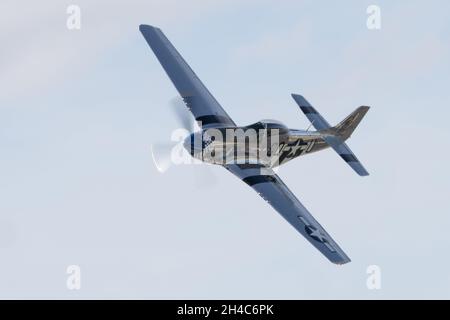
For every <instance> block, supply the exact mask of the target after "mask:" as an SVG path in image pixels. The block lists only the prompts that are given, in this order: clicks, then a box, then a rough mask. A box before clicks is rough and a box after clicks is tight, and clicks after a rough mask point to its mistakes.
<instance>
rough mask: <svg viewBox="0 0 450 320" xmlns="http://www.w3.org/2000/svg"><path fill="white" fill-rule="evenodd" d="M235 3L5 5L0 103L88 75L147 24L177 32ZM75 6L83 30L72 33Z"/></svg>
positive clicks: (0, 38) (104, 0)
mask: <svg viewBox="0 0 450 320" xmlns="http://www.w3.org/2000/svg"><path fill="white" fill-rule="evenodd" d="M234 3H235V1H214V2H212V1H205V0H203V1H192V2H184V1H183V2H180V1H175V0H169V1H162V0H158V1H145V2H144V1H137V0H133V1H127V2H121V1H107V0H100V1H95V2H93V1H85V0H79V1H74V2H73V1H72V2H69V1H61V2H54V1H35V2H31V1H2V3H1V4H0V11H1V12H2V19H0V28H1V30H3V31H2V33H1V36H0V41H1V42H2V52H1V60H0V69H1V70H2V72H1V74H0V87H1V88H2V90H1V96H0V99H2V100H4V99H8V98H15V97H18V96H25V95H32V94H35V93H38V92H39V91H41V90H43V89H46V88H49V87H50V86H51V85H52V84H57V83H58V82H61V81H64V78H66V77H72V76H74V75H76V74H78V73H79V72H81V71H83V70H87V68H89V66H90V65H91V63H92V62H93V61H95V58H96V56H98V55H99V54H100V52H102V51H104V50H106V49H108V48H110V47H111V46H114V45H116V44H120V43H123V42H124V41H127V40H128V39H129V38H130V36H131V37H132V36H133V34H134V33H135V34H138V25H139V24H141V23H147V24H154V25H170V27H171V28H173V27H176V26H182V25H185V24H189V21H192V20H194V19H195V18H196V17H200V16H202V15H205V14H207V13H209V12H211V11H216V10H221V9H223V8H224V7H226V6H233V4H234ZM71 4H76V5H78V6H79V7H80V8H81V30H72V31H69V30H68V29H67V27H66V19H67V17H68V14H67V13H66V9H67V7H68V6H69V5H71ZM125 12H126V13H125Z"/></svg>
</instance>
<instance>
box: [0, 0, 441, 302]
mask: <svg viewBox="0 0 450 320" xmlns="http://www.w3.org/2000/svg"><path fill="white" fill-rule="evenodd" d="M95 3H96V4H92V1H70V2H69V1H58V2H56V1H39V3H37V2H32V1H2V2H1V4H0V12H1V14H0V15H1V19H0V30H1V31H0V41H1V43H2V50H1V53H0V70H2V72H0V87H1V88H2V89H1V90H0V150H1V151H0V152H1V156H0V255H1V256H2V262H1V263H0V297H1V298H288V299H298V298H368V299H379V298H387V299H389V298H447V299H448V298H450V271H449V270H450V258H449V256H448V252H449V249H450V236H449V235H448V234H449V232H448V230H449V227H450V210H449V209H450V208H449V205H448V199H447V197H448V190H449V178H450V169H449V167H448V163H449V160H450V154H449V152H448V145H449V142H448V141H450V129H449V127H448V121H449V120H448V119H449V116H450V112H449V108H448V106H449V105H450V92H449V90H448V83H449V74H450V73H449V71H450V52H449V49H450V48H449V41H448V39H449V36H450V22H449V19H448V12H449V10H450V4H449V3H448V1H427V2H425V1H406V0H404V1H395V2H393V1H378V2H373V1H360V0H359V1H356V0H355V1H344V2H339V4H338V3H335V2H333V3H331V1H301V2H300V1H286V2H283V4H280V3H279V1H278V2H276V1H247V2H245V4H242V3H241V2H240V1H147V2H145V4H144V2H142V1H137V0H136V1H126V2H125V1H96V2H95ZM69 4H77V5H79V6H80V7H81V30H79V31H69V30H67V28H66V19H67V14H66V8H67V6H68V5H69ZM369 4H378V5H379V6H380V7H381V15H382V28H381V30H379V31H370V30H368V29H367V28H366V19H367V14H366V8H367V6H368V5H369ZM141 23H146V24H152V25H156V26H159V27H160V28H161V29H162V30H163V31H164V32H165V33H166V35H167V37H168V38H169V39H170V40H171V41H172V42H173V43H174V45H175V46H176V47H177V48H178V49H179V51H180V52H181V54H182V55H183V56H184V57H185V59H186V60H187V61H188V63H190V65H191V66H192V68H193V69H194V70H195V71H196V72H197V74H198V75H199V77H200V78H201V79H202V80H203V82H204V83H205V84H206V86H207V87H208V88H209V89H210V90H211V92H212V93H213V94H214V96H215V97H216V98H217V100H218V101H219V102H220V103H221V104H222V106H223V107H224V108H225V109H226V110H227V112H228V113H229V114H230V116H232V117H233V118H234V120H235V122H237V123H238V124H242V125H246V124H249V123H252V122H255V121H257V120H259V119H265V118H274V119H279V120H281V121H283V122H285V123H286V124H287V125H288V126H289V127H293V128H306V127H307V126H308V125H309V123H308V121H307V119H306V118H305V117H304V115H303V114H302V113H301V111H300V110H299V109H298V107H297V106H296V105H295V102H294V101H293V100H292V98H291V97H290V94H291V93H293V92H295V93H299V94H303V95H304V96H305V97H306V98H307V99H308V100H310V102H311V103H312V104H313V105H314V106H315V107H316V108H317V109H318V110H319V111H320V112H321V113H322V114H323V115H324V116H325V117H326V118H327V119H328V120H329V122H331V123H336V122H338V121H340V120H341V119H342V118H344V117H345V116H346V115H347V114H349V113H350V112H351V111H353V110H354V109H355V108H356V107H357V106H359V105H370V106H372V108H371V110H370V111H369V113H368V115H367V116H366V118H365V119H364V120H363V122H362V123H361V125H360V127H359V128H358V129H357V130H356V132H355V134H354V135H353V137H352V138H351V140H350V141H349V145H350V146H351V148H352V150H353V151H354V152H355V154H356V155H357V156H358V157H359V159H360V160H361V161H362V162H363V164H364V165H365V167H366V168H367V169H368V171H369V172H370V173H371V175H370V176H369V177H367V178H361V177H359V176H357V175H356V174H355V173H354V172H353V171H352V170H351V169H349V168H348V167H347V166H346V165H345V163H344V162H343V161H342V160H341V159H340V158H339V157H338V156H336V155H335V154H334V153H333V152H332V151H330V150H328V151H324V152H321V153H317V154H314V155H311V156H307V157H304V158H300V159H297V160H295V161H292V162H290V163H288V164H287V165H285V166H284V167H283V168H281V170H280V176H281V177H282V178H283V179H284V181H285V182H286V184H287V185H288V186H289V187H290V188H291V190H292V191H293V192H294V193H295V194H297V196H298V198H299V199H300V200H301V201H302V202H303V203H304V204H305V206H306V207H307V208H308V209H309V210H310V211H311V213H312V214H313V215H314V216H315V217H316V218H317V220H318V221H319V222H320V223H321V224H322V225H323V226H324V227H325V228H326V229H327V231H328V232H329V233H330V235H332V236H333V237H334V239H335V240H336V241H337V242H338V243H339V244H340V246H341V247H342V248H343V249H344V251H345V252H346V253H347V254H348V255H349V256H350V258H351V259H352V262H351V263H350V264H348V265H345V266H341V267H337V266H335V265H333V264H331V263H329V262H328V261H327V260H326V259H325V258H324V257H323V256H322V255H321V254H320V253H319V252H317V251H316V249H315V248H313V247H312V246H311V245H310V244H309V243H308V242H307V241H306V240H304V239H303V238H302V237H301V236H300V235H299V234H298V233H297V232H296V231H295V230H294V229H293V228H292V227H291V226H289V225H288V223H287V222H285V221H284V220H283V219H282V218H281V217H280V216H279V215H278V213H277V212H275V211H274V210H273V209H272V208H271V207H269V206H268V205H267V204H266V203H265V202H264V201H263V200H261V199H260V198H259V197H258V195H257V194H256V193H255V192H254V191H253V190H251V189H250V188H248V186H246V185H245V184H243V183H242V182H240V181H239V180H237V179H236V178H235V177H234V176H232V175H230V174H229V173H227V172H226V171H225V170H224V169H222V168H220V167H209V168H208V169H210V171H212V173H213V174H214V176H215V179H214V182H213V183H210V184H208V185H207V186H204V185H199V184H198V179H196V178H194V177H198V176H202V175H203V173H204V170H205V167H204V166H191V167H186V166H183V167H174V168H171V169H170V170H169V171H168V172H167V173H166V174H163V175H161V174H159V173H158V172H157V170H156V169H155V167H154V166H153V164H152V161H151V154H150V145H151V144H152V143H154V142H160V141H165V140H167V139H168V138H169V135H170V132H171V131H172V130H173V129H174V128H176V126H177V122H176V120H175V119H174V118H173V115H172V113H171V112H170V111H169V110H168V109H169V106H168V104H169V101H170V100H171V99H172V98H173V97H175V96H176V95H177V94H176V91H175V89H174V88H173V86H172V84H171V83H170V81H169V80H168V78H167V77H166V75H165V73H164V72H163V70H162V68H161V67H160V65H159V64H158V62H157V60H156V58H155V56H154V55H153V53H152V52H151V51H150V49H149V48H148V46H147V44H146V43H145V41H144V39H143V38H142V36H141V34H140V33H139V31H138V25H139V24H141ZM72 264H76V265H79V266H80V267H81V272H82V288H81V290H79V291H70V290H68V289H67V288H66V279H67V275H66V273H65V271H66V267H67V266H68V265H72ZM372 264H376V265H379V266H380V268H381V272H382V289H381V290H375V291H371V290H368V289H367V287H366V279H367V274H366V268H367V266H369V265H372Z"/></svg>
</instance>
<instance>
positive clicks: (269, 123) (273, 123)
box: [246, 119, 289, 133]
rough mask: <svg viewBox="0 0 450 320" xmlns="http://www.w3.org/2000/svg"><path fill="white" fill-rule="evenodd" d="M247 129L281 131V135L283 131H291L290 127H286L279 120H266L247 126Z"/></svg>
mask: <svg viewBox="0 0 450 320" xmlns="http://www.w3.org/2000/svg"><path fill="white" fill-rule="evenodd" d="M246 128H249V129H250V128H251V129H255V130H259V129H279V130H280V133H281V132H282V131H283V132H285V131H289V129H288V127H286V125H285V124H284V123H282V122H280V121H278V120H271V119H264V120H260V121H258V122H256V123H254V124H251V125H249V126H247V127H246Z"/></svg>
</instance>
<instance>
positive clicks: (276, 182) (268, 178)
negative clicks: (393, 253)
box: [226, 164, 350, 264]
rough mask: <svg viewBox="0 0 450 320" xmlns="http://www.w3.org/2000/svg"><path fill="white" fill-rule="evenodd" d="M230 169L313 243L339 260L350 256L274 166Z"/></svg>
mask: <svg viewBox="0 0 450 320" xmlns="http://www.w3.org/2000/svg"><path fill="white" fill-rule="evenodd" d="M226 169H228V170H229V171H230V172H232V173H233V174H234V175H236V176H237V177H239V178H240V179H241V180H242V181H244V182H245V183H247V184H248V185H249V186H250V187H252V188H253V189H254V190H255V191H256V192H258V194H259V195H260V196H261V197H262V198H263V199H264V200H266V201H267V202H268V203H269V204H270V205H271V206H272V207H273V208H274V209H275V210H277V211H278V212H279V213H280V214H281V216H283V218H284V219H286V220H287V221H288V222H289V223H290V224H291V225H292V226H293V227H294V228H295V229H296V230H297V231H298V232H300V233H301V234H302V235H303V236H304V237H305V238H306V239H307V240H308V241H309V242H310V243H311V244H312V245H313V246H315V247H316V248H317V249H318V250H319V251H320V252H321V253H322V254H323V255H325V256H326V257H327V258H328V259H329V260H330V261H331V262H333V263H335V264H345V263H348V262H350V259H349V257H348V256H347V255H346V254H345V253H344V251H343V250H342V249H341V248H340V247H339V246H338V245H337V243H336V242H335V241H334V240H333V239H332V238H331V236H330V235H329V234H328V233H327V232H326V231H325V229H324V228H323V227H322V226H321V225H320V224H319V223H318V222H317V221H316V220H315V219H314V217H313V216H312V215H311V214H310V213H309V211H308V210H307V209H306V208H305V207H304V206H303V205H302V204H301V202H300V201H299V200H298V199H297V198H296V197H295V195H294V194H293V193H292V192H291V191H290V190H289V188H288V187H287V186H286V185H285V184H284V183H283V181H282V180H281V179H280V177H278V176H277V175H276V174H275V173H274V172H273V170H272V169H269V168H265V167H262V166H259V165H238V164H233V165H227V166H226Z"/></svg>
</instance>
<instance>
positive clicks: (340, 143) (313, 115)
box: [292, 94, 369, 176]
mask: <svg viewBox="0 0 450 320" xmlns="http://www.w3.org/2000/svg"><path fill="white" fill-rule="evenodd" d="M292 98H294V100H295V102H296V103H297V104H298V106H299V107H300V109H301V110H302V111H303V113H304V114H305V115H306V117H307V118H308V119H309V121H311V124H312V126H313V127H314V128H316V130H317V131H321V133H323V134H324V138H323V139H324V140H325V141H326V143H328V145H329V146H330V147H332V148H333V149H334V151H336V152H337V153H338V154H339V156H340V157H341V158H342V159H343V160H344V161H345V162H347V163H348V165H349V166H350V167H352V169H353V170H355V171H356V173H358V174H359V175H360V176H368V175H369V173H368V172H367V170H366V169H365V168H364V167H363V165H362V164H361V162H359V160H358V158H356V156H355V155H354V154H353V152H352V150H350V148H349V147H348V146H347V144H346V143H345V142H344V141H345V140H347V139H348V138H349V137H350V135H351V134H352V132H353V131H354V130H355V128H356V127H357V126H358V124H359V123H360V122H361V119H362V118H363V117H364V115H365V114H366V113H367V111H368V110H369V107H366V106H363V107H359V108H358V109H356V110H355V111H353V112H352V113H351V114H350V115H349V116H348V117H346V118H345V119H344V120H342V121H341V122H340V123H339V124H338V125H337V126H335V127H331V126H330V124H329V123H328V122H327V121H326V120H325V119H324V118H323V117H322V116H321V115H320V113H318V112H317V110H316V109H315V108H314V107H313V106H312V105H311V104H310V103H309V102H308V101H307V100H306V99H305V98H304V97H303V96H301V95H299V94H292Z"/></svg>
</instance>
